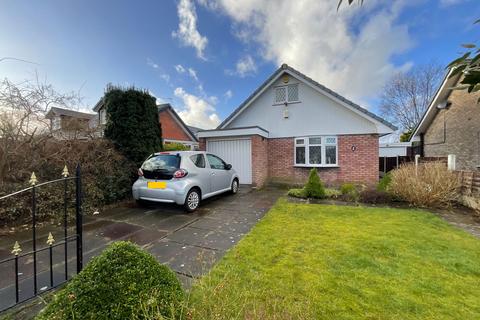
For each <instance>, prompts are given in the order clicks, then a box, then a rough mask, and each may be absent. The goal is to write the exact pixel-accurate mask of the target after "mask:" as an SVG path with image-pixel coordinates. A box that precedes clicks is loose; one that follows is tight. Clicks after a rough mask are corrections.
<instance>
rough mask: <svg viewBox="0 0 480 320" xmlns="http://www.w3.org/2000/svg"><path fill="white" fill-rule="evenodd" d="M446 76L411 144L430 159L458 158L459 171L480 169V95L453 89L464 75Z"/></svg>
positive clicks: (457, 167) (412, 137) (416, 129)
mask: <svg viewBox="0 0 480 320" xmlns="http://www.w3.org/2000/svg"><path fill="white" fill-rule="evenodd" d="M450 75H451V72H449V73H448V74H447V76H445V78H444V80H443V82H442V84H441V86H440V87H439V89H438V91H437V93H436V94H435V96H434V98H433V99H432V101H431V103H430V105H429V107H428V109H427V111H426V112H425V114H424V115H423V118H422V119H421V121H420V122H419V124H418V125H417V127H416V128H415V131H414V133H413V134H412V136H411V138H410V141H412V142H413V143H414V145H415V146H416V150H417V153H418V154H420V156H422V157H427V158H446V157H448V155H450V154H452V155H455V158H456V161H455V162H456V169H458V170H478V169H480V104H479V103H478V100H479V98H480V93H479V92H477V93H468V92H467V91H466V90H454V89H452V88H453V87H455V86H456V85H457V84H458V81H459V80H460V75H461V73H459V74H457V75H454V76H453V77H451V76H450Z"/></svg>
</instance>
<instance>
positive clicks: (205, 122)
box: [174, 87, 220, 129]
mask: <svg viewBox="0 0 480 320" xmlns="http://www.w3.org/2000/svg"><path fill="white" fill-rule="evenodd" d="M174 94H175V96H176V97H177V98H180V99H181V100H182V102H183V107H182V109H180V110H177V113H178V115H179V116H180V117H181V118H182V120H183V121H185V123H187V124H188V125H191V126H195V127H200V128H202V129H211V128H216V127H217V126H218V125H219V124H220V118H219V117H218V115H217V114H216V112H215V107H214V106H213V105H212V99H211V98H212V97H210V99H208V100H210V101H208V100H207V99H203V98H201V97H198V96H195V95H193V94H190V93H188V92H186V91H185V90H184V89H183V88H181V87H178V88H176V89H175V91H174Z"/></svg>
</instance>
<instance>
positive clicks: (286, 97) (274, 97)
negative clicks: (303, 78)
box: [273, 83, 300, 106]
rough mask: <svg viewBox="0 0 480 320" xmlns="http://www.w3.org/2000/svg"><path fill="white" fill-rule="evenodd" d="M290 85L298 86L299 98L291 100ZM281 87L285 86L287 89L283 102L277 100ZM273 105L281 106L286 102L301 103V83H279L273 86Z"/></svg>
mask: <svg viewBox="0 0 480 320" xmlns="http://www.w3.org/2000/svg"><path fill="white" fill-rule="evenodd" d="M289 86H296V87H297V100H289V99H290V97H289V94H288V87H289ZM279 88H284V90H285V100H284V101H282V102H277V89H279ZM273 90H274V91H273V105H274V106H280V105H284V104H285V103H299V102H300V85H299V83H290V84H285V85H279V86H275V87H274V88H273Z"/></svg>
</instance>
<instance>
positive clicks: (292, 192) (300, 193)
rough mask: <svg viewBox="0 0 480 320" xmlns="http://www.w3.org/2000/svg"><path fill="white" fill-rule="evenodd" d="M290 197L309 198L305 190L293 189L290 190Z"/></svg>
mask: <svg viewBox="0 0 480 320" xmlns="http://www.w3.org/2000/svg"><path fill="white" fill-rule="evenodd" d="M288 195H289V196H290V197H295V198H307V195H306V193H305V189H303V188H293V189H290V190H288Z"/></svg>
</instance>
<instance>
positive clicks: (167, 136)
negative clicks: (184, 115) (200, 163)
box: [158, 103, 200, 150]
mask: <svg viewBox="0 0 480 320" xmlns="http://www.w3.org/2000/svg"><path fill="white" fill-rule="evenodd" d="M158 118H159V120H160V123H161V124H162V138H163V143H164V144H169V143H180V144H183V145H185V146H188V147H189V148H190V150H198V147H199V145H198V139H197V137H196V135H195V133H194V131H197V132H198V130H200V129H199V128H195V127H189V126H187V125H186V124H185V123H184V122H183V120H182V119H181V118H180V117H179V116H178V114H177V113H176V112H175V110H174V109H173V108H172V106H171V105H170V104H169V103H165V104H160V105H159V106H158Z"/></svg>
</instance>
